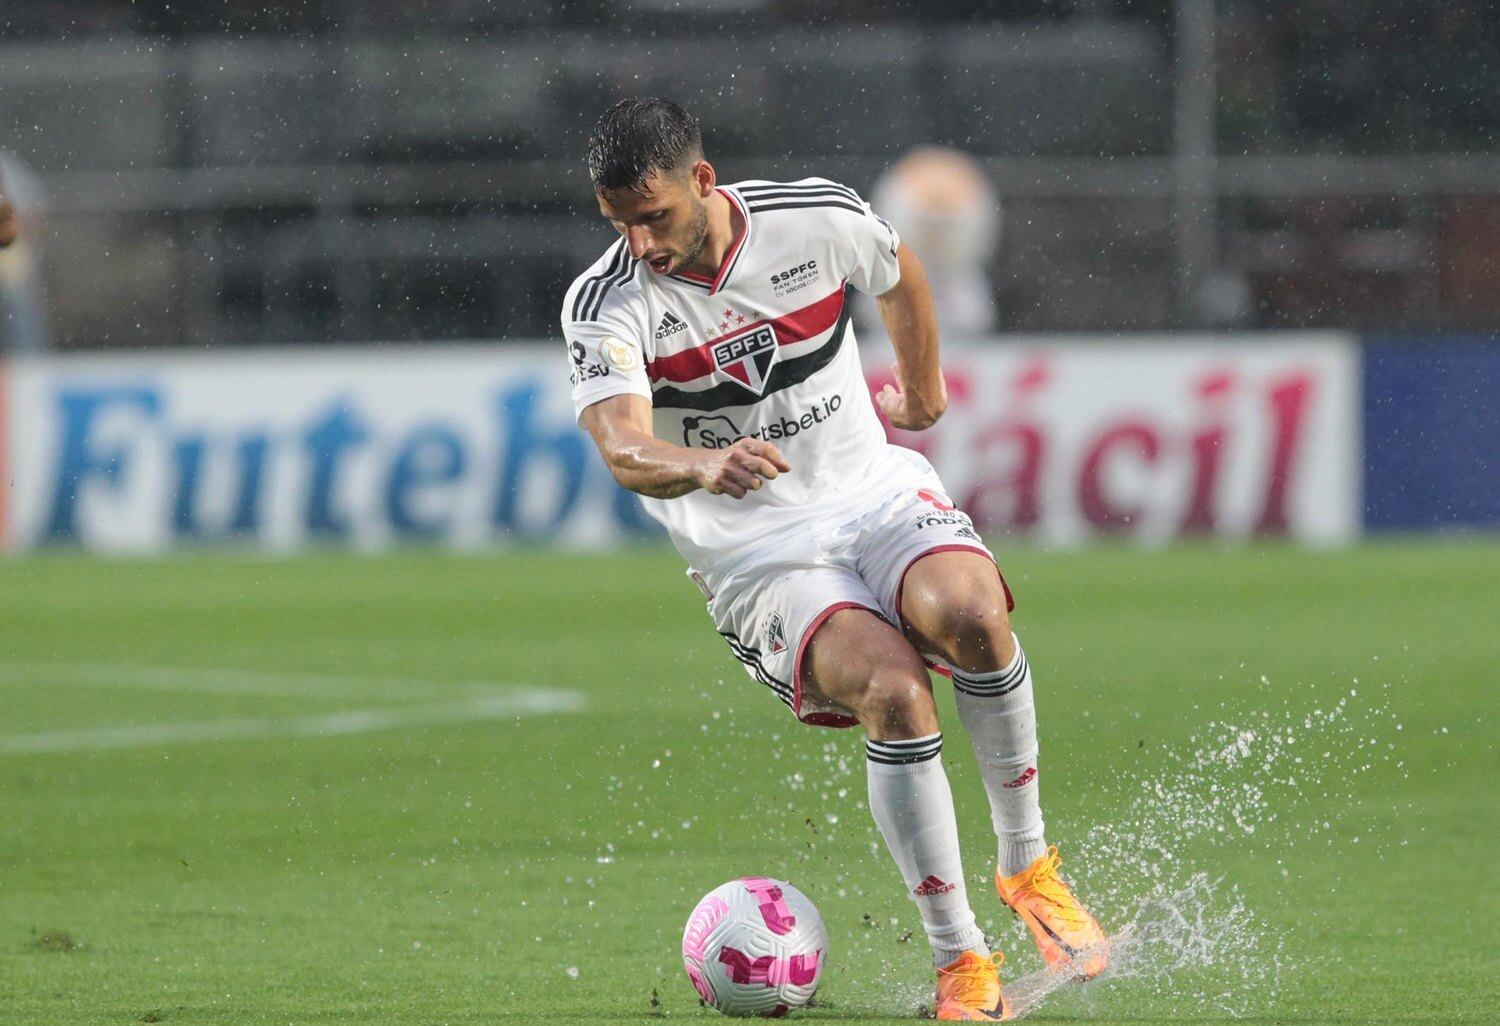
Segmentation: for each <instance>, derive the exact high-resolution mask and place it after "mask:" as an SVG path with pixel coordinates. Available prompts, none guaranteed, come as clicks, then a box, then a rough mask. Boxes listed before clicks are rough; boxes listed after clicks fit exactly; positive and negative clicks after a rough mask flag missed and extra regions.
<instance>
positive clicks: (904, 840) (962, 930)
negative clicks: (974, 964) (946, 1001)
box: [865, 733, 989, 967]
mask: <svg viewBox="0 0 1500 1026" xmlns="http://www.w3.org/2000/svg"><path fill="white" fill-rule="evenodd" d="M942 750H943V735H942V734H941V733H938V734H929V735H927V736H926V737H918V738H912V739H911V740H909V741H866V742H865V766H866V776H867V777H868V780H869V785H870V812H871V813H873V814H874V816H875V825H876V826H878V827H880V832H881V834H882V835H883V836H884V837H885V843H886V846H887V847H888V848H890V849H891V855H892V857H893V858H895V860H896V865H897V866H898V867H900V869H901V876H902V879H904V880H905V881H906V890H907V893H908V894H909V895H910V896H911V898H912V900H913V901H915V902H916V903H917V909H918V911H919V912H920V913H921V915H922V927H923V929H925V930H926V931H927V940H928V942H929V943H930V944H931V945H932V960H933V962H934V963H935V964H936V965H938V966H939V967H941V966H945V965H948V964H949V963H951V962H954V961H956V960H957V959H958V956H959V955H961V954H963V953H964V952H965V951H978V952H980V953H981V954H984V955H988V954H989V948H987V947H986V946H985V943H984V931H982V930H980V929H979V927H978V925H976V923H975V922H974V912H973V910H972V909H970V908H969V895H968V891H967V890H966V889H965V888H964V871H963V865H962V863H961V861H960V859H959V854H958V820H957V818H956V817H955V816H954V814H953V792H952V791H951V790H949V788H948V774H946V773H944V772H943V759H942V755H941V753H942Z"/></svg>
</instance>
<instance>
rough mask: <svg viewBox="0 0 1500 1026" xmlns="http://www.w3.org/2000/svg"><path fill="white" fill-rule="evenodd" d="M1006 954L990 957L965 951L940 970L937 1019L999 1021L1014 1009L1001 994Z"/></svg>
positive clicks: (938, 976)
mask: <svg viewBox="0 0 1500 1026" xmlns="http://www.w3.org/2000/svg"><path fill="white" fill-rule="evenodd" d="M1004 963H1005V956H1004V955H993V956H989V957H986V956H984V955H981V954H979V952H977V951H965V952H964V953H963V954H962V955H959V956H958V961H956V962H954V963H953V964H951V965H947V966H944V967H943V968H941V969H939V970H938V971H937V1012H936V1017H937V1018H938V1019H939V1020H942V1021H945V1022H999V1021H1000V1020H1001V1019H1009V1018H1010V1017H1011V1016H1010V1007H1009V1006H1008V1005H1006V1003H1005V996H1004V995H1003V994H1001V993H1000V966H1001V965H1003V964H1004Z"/></svg>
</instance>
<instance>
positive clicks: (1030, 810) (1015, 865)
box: [953, 634, 1047, 876]
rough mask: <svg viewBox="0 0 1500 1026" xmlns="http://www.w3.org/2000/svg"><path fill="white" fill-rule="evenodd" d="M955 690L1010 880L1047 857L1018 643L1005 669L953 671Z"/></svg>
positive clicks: (1032, 716)
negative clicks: (993, 670)
mask: <svg viewBox="0 0 1500 1026" xmlns="http://www.w3.org/2000/svg"><path fill="white" fill-rule="evenodd" d="M1011 637H1012V638H1014V637H1015V635H1014V634H1012V635H1011ZM953 691H954V697H955V698H956V699H957V700H958V718H959V719H960V720H962V721H963V725H964V729H965V730H967V731H968V732H969V740H970V741H971V742H972V743H973V745H974V755H975V757H976V758H977V759H978V760H979V773H980V776H982V777H983V778H984V789H985V791H986V792H987V793H988V794H989V796H990V815H991V817H992V818H993V819H994V822H995V837H996V838H997V839H998V840H999V842H1000V852H999V862H1000V872H1001V874H1002V875H1004V876H1014V875H1015V874H1016V873H1019V872H1021V870H1023V869H1025V868H1026V867H1027V866H1029V865H1031V864H1032V863H1033V862H1035V861H1036V860H1037V859H1039V858H1041V857H1042V856H1043V855H1045V854H1046V853H1047V842H1046V840H1045V839H1044V837H1043V832H1042V805H1041V799H1040V798H1039V796H1038V795H1037V768H1036V707H1035V706H1034V705H1033V704H1032V697H1031V666H1030V665H1029V664H1028V663H1027V662H1026V653H1024V652H1022V651H1021V642H1020V641H1019V640H1017V641H1016V654H1015V657H1014V658H1012V659H1011V661H1010V665H1009V666H1007V667H1006V668H1005V669H1003V670H996V671H995V672H993V673H969V672H967V671H964V670H954V671H953Z"/></svg>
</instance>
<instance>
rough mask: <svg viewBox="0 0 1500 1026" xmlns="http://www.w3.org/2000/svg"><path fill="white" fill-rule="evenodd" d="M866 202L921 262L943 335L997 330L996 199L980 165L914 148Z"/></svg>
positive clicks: (938, 149)
mask: <svg viewBox="0 0 1500 1026" xmlns="http://www.w3.org/2000/svg"><path fill="white" fill-rule="evenodd" d="M870 204H871V206H873V207H874V208H875V212H876V213H877V214H879V215H880V216H881V217H884V218H886V219H887V220H889V221H890V222H891V224H893V225H895V227H896V231H897V232H898V233H899V234H900V235H901V237H902V238H903V239H904V240H905V241H906V243H907V244H908V245H909V246H911V248H912V249H913V250H914V251H915V252H916V253H918V254H919V255H920V256H921V258H922V262H923V264H924V265H925V266H926V268H927V277H928V280H929V281H930V282H931V284H932V296H933V300H934V301H935V302H936V303H937V312H938V322H939V323H940V324H941V325H942V328H943V332H944V334H945V335H947V336H948V337H950V338H951V337H956V336H964V335H977V334H982V333H984V332H987V331H992V330H994V329H995V328H997V327H999V316H998V310H997V304H996V301H995V286H994V282H993V280H992V279H991V277H990V261H991V259H992V258H993V256H994V254H995V249H996V247H997V246H998V245H999V242H1000V201H999V199H998V198H997V197H996V195H995V190H994V188H993V187H992V186H991V185H990V180H989V178H988V177H986V175H985V173H984V169H983V168H981V167H980V166H979V162H978V161H977V160H975V159H974V158H973V157H971V156H969V155H968V154H967V153H964V152H962V151H961V150H956V149H950V148H948V147H944V146H922V147H918V148H917V149H914V150H912V151H911V152H909V153H907V154H906V155H905V156H904V157H902V158H901V159H900V160H898V161H896V163H895V164H894V165H893V166H892V167H891V169H890V170H889V171H887V172H886V173H885V174H883V175H881V176H880V180H879V181H877V182H876V183H875V188H874V189H873V190H872V194H871V197H870ZM865 323H878V319H872V318H868V317H867V318H866V321H865Z"/></svg>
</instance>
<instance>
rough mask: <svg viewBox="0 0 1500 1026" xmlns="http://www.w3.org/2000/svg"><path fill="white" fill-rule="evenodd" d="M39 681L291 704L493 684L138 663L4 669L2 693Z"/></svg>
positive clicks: (471, 689) (424, 694)
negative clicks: (294, 700) (301, 700)
mask: <svg viewBox="0 0 1500 1026" xmlns="http://www.w3.org/2000/svg"><path fill="white" fill-rule="evenodd" d="M40 680H50V681H67V682H69V683H77V684H81V685H84V686H86V687H102V688H123V689H140V690H143V691H186V692H199V693H207V694H215V695H268V696H285V697H290V698H303V697H314V698H348V697H357V698H365V699H369V698H391V699H396V700H400V699H403V698H429V697H435V696H441V695H447V696H452V695H454V694H470V695H475V694H481V695H482V694H486V693H490V692H493V691H494V689H495V688H496V687H497V686H502V687H503V686H504V685H497V684H496V683H495V682H475V681H470V682H455V683H447V682H444V681H435V680H420V679H408V678H400V677H361V676H358V675H355V674H331V673H279V672H275V671H262V670H224V669H193V668H189V667H179V666H142V665H139V664H134V663H0V687H7V686H10V687H15V686H34V685H35V684H36V683H37V682H38V681H40Z"/></svg>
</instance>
